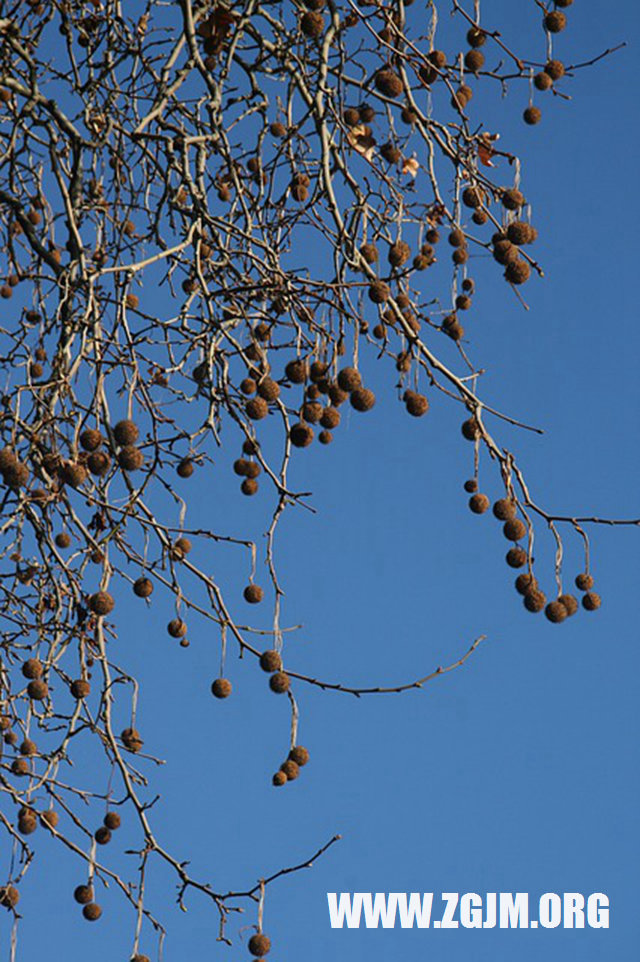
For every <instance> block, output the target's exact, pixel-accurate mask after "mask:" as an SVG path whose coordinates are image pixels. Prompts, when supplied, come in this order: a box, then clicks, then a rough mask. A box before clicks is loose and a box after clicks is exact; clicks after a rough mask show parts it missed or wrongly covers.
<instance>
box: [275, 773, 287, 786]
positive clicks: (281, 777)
mask: <svg viewBox="0 0 640 962" xmlns="http://www.w3.org/2000/svg"><path fill="white" fill-rule="evenodd" d="M271 784H272V785H274V786H275V787H276V788H280V787H281V786H282V785H286V784H287V776H286V775H285V773H284V772H276V773H275V775H274V776H273V778H272V779H271Z"/></svg>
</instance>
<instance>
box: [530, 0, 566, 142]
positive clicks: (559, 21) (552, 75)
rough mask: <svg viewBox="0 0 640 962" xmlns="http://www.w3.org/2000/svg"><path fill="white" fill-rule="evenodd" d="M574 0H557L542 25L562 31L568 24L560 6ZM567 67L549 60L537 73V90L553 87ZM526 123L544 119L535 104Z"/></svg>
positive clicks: (558, 31) (546, 14) (535, 80)
mask: <svg viewBox="0 0 640 962" xmlns="http://www.w3.org/2000/svg"><path fill="white" fill-rule="evenodd" d="M572 3H573V0H555V7H556V9H555V10H547V11H545V14H544V17H543V19H542V26H543V27H544V29H545V30H546V31H547V32H548V33H551V34H556V33H561V32H562V31H563V30H564V29H565V27H566V26H567V15H566V13H563V11H562V10H561V9H557V8H560V7H570V6H571V4H572ZM564 73H565V68H564V64H563V63H562V61H560V60H549V61H548V62H547V64H546V65H545V67H544V69H543V70H541V71H539V73H537V74H535V76H534V78H533V85H534V87H535V88H536V90H540V91H546V90H550V89H551V88H552V87H553V84H554V83H555V82H556V81H557V80H560V79H561V78H562V77H564ZM522 116H523V118H524V122H525V123H526V124H531V125H535V124H539V123H540V121H541V120H542V111H541V110H540V108H539V107H536V106H535V105H534V104H531V103H530V104H529V106H528V107H527V108H526V109H525V111H524V113H523V115H522Z"/></svg>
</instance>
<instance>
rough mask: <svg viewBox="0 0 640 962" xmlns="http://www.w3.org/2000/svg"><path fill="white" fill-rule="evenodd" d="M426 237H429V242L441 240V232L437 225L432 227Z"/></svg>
mask: <svg viewBox="0 0 640 962" xmlns="http://www.w3.org/2000/svg"><path fill="white" fill-rule="evenodd" d="M425 237H426V238H427V241H428V242H429V244H437V243H438V241H439V240H440V233H439V231H438V230H437V229H436V228H435V227H430V228H429V230H428V231H427V233H426V234H425Z"/></svg>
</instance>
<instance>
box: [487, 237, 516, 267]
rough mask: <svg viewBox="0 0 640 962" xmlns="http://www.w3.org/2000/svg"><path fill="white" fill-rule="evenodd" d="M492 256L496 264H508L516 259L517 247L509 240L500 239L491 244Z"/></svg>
mask: <svg viewBox="0 0 640 962" xmlns="http://www.w3.org/2000/svg"><path fill="white" fill-rule="evenodd" d="M493 258H494V260H496V261H497V262H498V264H510V263H513V261H516V260H517V259H518V248H517V247H515V246H514V245H513V244H512V243H511V241H510V240H500V241H497V243H495V244H494V245H493Z"/></svg>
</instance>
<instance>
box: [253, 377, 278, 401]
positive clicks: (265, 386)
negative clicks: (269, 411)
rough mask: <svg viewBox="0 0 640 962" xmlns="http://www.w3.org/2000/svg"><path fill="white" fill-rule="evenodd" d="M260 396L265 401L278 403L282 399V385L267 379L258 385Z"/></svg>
mask: <svg viewBox="0 0 640 962" xmlns="http://www.w3.org/2000/svg"><path fill="white" fill-rule="evenodd" d="M258 394H259V395H260V397H261V398H264V400H265V401H277V399H278V398H279V397H280V385H279V384H278V382H277V381H274V380H273V379H272V378H270V377H265V378H263V379H262V380H261V381H260V383H259V384H258Z"/></svg>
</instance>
